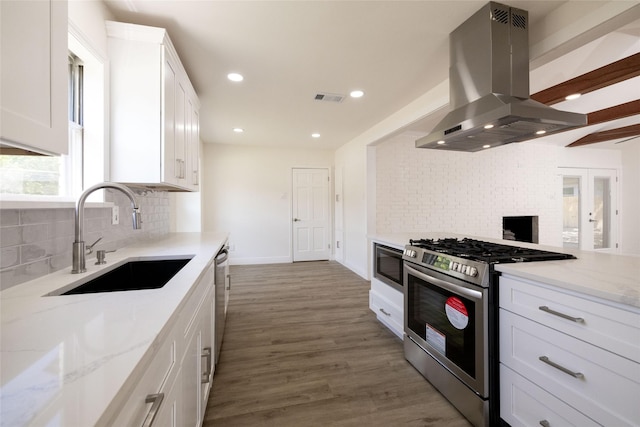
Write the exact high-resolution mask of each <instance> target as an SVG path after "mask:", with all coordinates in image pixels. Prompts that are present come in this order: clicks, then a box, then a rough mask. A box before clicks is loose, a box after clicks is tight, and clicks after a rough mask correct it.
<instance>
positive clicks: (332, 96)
mask: <svg viewBox="0 0 640 427" xmlns="http://www.w3.org/2000/svg"><path fill="white" fill-rule="evenodd" d="M314 99H315V100H316V101H325V102H342V100H343V99H344V95H339V94H337V93H325V92H320V93H317V94H316V96H315V98H314Z"/></svg>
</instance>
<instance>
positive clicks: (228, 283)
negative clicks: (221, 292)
mask: <svg viewBox="0 0 640 427" xmlns="http://www.w3.org/2000/svg"><path fill="white" fill-rule="evenodd" d="M227 279H229V280H228V281H227V290H230V289H231V275H230V274H227Z"/></svg>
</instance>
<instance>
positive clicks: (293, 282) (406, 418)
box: [204, 261, 469, 427]
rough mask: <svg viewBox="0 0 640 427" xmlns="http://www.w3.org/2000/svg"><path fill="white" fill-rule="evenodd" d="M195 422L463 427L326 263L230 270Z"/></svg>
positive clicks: (363, 294)
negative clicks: (211, 370)
mask: <svg viewBox="0 0 640 427" xmlns="http://www.w3.org/2000/svg"><path fill="white" fill-rule="evenodd" d="M231 274H232V287H231V299H230V302H229V311H228V316H227V324H226V331H225V337H224V342H223V345H222V351H221V354H220V361H219V363H218V365H217V366H216V371H215V375H214V380H213V388H212V390H211V395H210V397H209V402H208V404H207V410H206V413H205V420H204V426H205V427H213V426H278V427H282V426H299V427H307V426H447V427H456V426H465V427H467V426H469V424H468V423H467V422H466V420H465V419H464V418H463V417H462V416H461V415H460V414H459V413H458V412H457V411H456V409H455V408H453V406H451V405H450V404H449V403H448V401H447V400H446V399H444V398H443V397H442V396H441V395H440V394H439V393H438V392H437V391H436V390H435V389H434V388H433V387H432V386H431V385H430V384H429V383H428V382H427V381H426V380H425V379H424V378H423V377H422V376H421V375H420V374H419V373H418V372H417V371H416V370H415V369H414V368H413V367H412V366H411V365H410V364H409V363H408V362H407V361H406V360H405V359H404V355H403V349H402V341H401V340H400V339H398V338H397V337H396V336H395V335H393V333H391V332H390V331H389V330H387V329H386V328H385V327H384V326H382V324H380V323H379V322H378V321H377V320H376V318H375V315H374V314H373V312H371V311H370V310H369V308H368V305H369V303H368V302H369V299H368V290H369V283H368V282H367V281H365V280H363V279H362V278H360V277H359V276H357V275H356V274H354V273H353V272H351V271H350V270H348V269H347V268H345V267H344V266H342V265H341V264H339V263H337V262H332V261H321V262H303V263H293V264H273V265H251V266H232V267H231Z"/></svg>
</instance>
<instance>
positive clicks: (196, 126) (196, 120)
mask: <svg viewBox="0 0 640 427" xmlns="http://www.w3.org/2000/svg"><path fill="white" fill-rule="evenodd" d="M189 107H190V110H191V129H190V138H189V150H188V151H189V152H188V156H189V159H188V163H189V165H190V166H189V169H188V170H189V177H188V178H189V183H190V184H191V188H192V189H193V190H198V187H199V185H200V117H199V114H198V110H197V107H196V106H195V105H194V103H193V101H192V100H190V101H189Z"/></svg>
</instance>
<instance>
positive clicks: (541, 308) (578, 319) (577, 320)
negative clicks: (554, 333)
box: [538, 305, 584, 323]
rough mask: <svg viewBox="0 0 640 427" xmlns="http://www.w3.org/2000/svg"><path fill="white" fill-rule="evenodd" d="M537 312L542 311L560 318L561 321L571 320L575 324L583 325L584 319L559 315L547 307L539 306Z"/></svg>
mask: <svg viewBox="0 0 640 427" xmlns="http://www.w3.org/2000/svg"><path fill="white" fill-rule="evenodd" d="M538 309H539V310H542V311H544V312H546V313H549V314H553V315H554V316H558V317H562V318H563V319H567V320H571V321H572V322H576V323H584V319H583V318H582V317H573V316H569V315H568V314H564V313H560V312H559V311H555V310H552V309H550V308H549V307H547V306H546V305H541V306H540V307H538Z"/></svg>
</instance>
